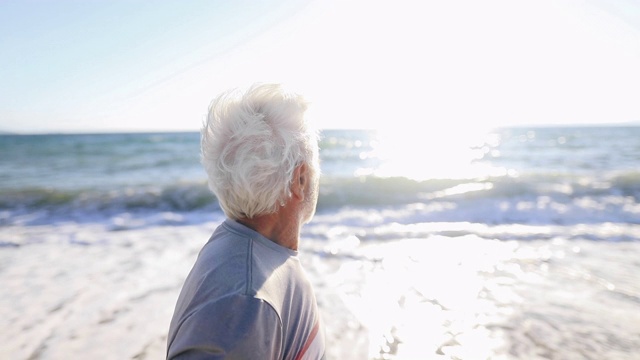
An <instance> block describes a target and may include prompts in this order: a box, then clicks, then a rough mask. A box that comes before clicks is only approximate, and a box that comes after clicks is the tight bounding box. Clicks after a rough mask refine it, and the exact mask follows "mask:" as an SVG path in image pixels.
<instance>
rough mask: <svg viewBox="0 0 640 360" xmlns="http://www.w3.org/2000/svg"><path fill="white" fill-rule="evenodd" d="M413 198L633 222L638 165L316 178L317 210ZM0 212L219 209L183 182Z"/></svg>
mask: <svg viewBox="0 0 640 360" xmlns="http://www.w3.org/2000/svg"><path fill="white" fill-rule="evenodd" d="M415 204H424V205H429V204H439V206H440V210H438V211H432V212H428V211H425V214H424V218H425V219H426V220H433V221H450V220H451V221H474V222H487V223H511V222H543V223H544V222H549V223H565V222H580V221H584V222H594V221H595V222H600V221H604V222H629V223H640V172H626V173H620V174H616V175H613V176H610V177H609V178H605V179H594V178H589V177H581V176H578V175H572V176H568V175H566V174H546V175H542V174H532V175H526V174H525V175H520V176H517V177H511V176H503V177H494V178H486V179H478V180H474V181H470V180H464V179H435V180H426V181H415V180H410V179H407V178H402V177H395V178H380V177H373V176H367V177H360V178H330V177H327V178H324V179H323V180H322V184H321V191H320V199H319V201H318V211H323V210H332V209H337V208H343V207H361V208H376V209H380V208H386V207H402V206H408V205H415ZM443 209H444V210H443ZM0 211H2V212H3V213H4V215H3V216H4V218H5V220H4V222H5V223H6V222H11V220H10V218H11V217H12V214H25V213H30V212H38V211H39V212H42V211H45V212H47V213H48V214H51V216H54V217H55V216H56V215H59V216H64V215H69V214H81V215H82V216H101V215H107V216H110V215H113V214H114V213H119V212H162V211H169V212H189V211H219V208H218V205H217V201H216V199H215V197H214V196H213V194H211V192H210V191H209V189H208V188H207V186H206V184H204V183H197V184H194V183H188V184H175V185H171V186H165V187H154V186H139V187H125V188H122V189H119V190H92V189H86V190H63V189H57V190H50V189H42V188H27V189H19V190H3V191H2V192H1V193H0Z"/></svg>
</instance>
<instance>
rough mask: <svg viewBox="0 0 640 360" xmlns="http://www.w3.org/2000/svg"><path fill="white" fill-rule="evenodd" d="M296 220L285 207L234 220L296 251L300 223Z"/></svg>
mask: <svg viewBox="0 0 640 360" xmlns="http://www.w3.org/2000/svg"><path fill="white" fill-rule="evenodd" d="M296 220H297V219H295V217H291V214H289V212H288V211H286V209H285V208H281V211H278V212H276V213H273V214H267V215H260V216H256V217H253V218H251V219H246V218H243V219H238V220H236V221H237V222H239V223H240V224H242V225H244V226H246V227H248V228H250V229H252V230H254V231H256V232H258V233H259V234H260V235H262V236H264V237H266V238H267V239H269V240H271V241H273V242H274V243H276V244H278V245H280V246H283V247H286V248H289V249H291V250H296V251H297V250H298V241H299V237H300V224H299V222H298V221H296Z"/></svg>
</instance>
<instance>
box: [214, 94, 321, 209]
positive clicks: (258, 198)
mask: <svg viewBox="0 0 640 360" xmlns="http://www.w3.org/2000/svg"><path fill="white" fill-rule="evenodd" d="M306 110H307V102H306V101H305V100H304V98H303V97H302V96H301V95H298V94H295V93H291V92H286V91H285V90H284V89H283V87H282V86H281V85H279V84H254V85H253V86H251V87H250V88H249V89H248V90H246V91H245V92H242V91H240V90H237V89H234V90H230V91H227V92H225V93H222V94H220V95H219V96H218V97H216V98H215V99H214V100H213V101H212V102H211V105H210V106H209V114H208V116H207V120H206V123H205V124H204V125H203V127H202V131H201V151H202V153H201V156H202V164H203V166H204V169H205V171H206V173H207V177H208V183H209V188H210V189H211V191H213V193H214V194H215V195H216V197H217V198H218V202H219V204H220V206H221V207H222V210H224V212H225V214H226V215H227V216H228V217H229V218H231V219H241V218H253V217H254V216H257V215H263V214H269V213H273V212H275V211H277V209H278V206H279V205H282V204H284V203H285V202H286V200H287V199H288V198H289V197H290V196H291V193H290V185H291V181H292V178H293V172H294V170H295V168H296V166H298V165H301V164H303V163H304V164H307V165H308V166H309V167H310V168H311V171H313V172H315V173H318V172H319V161H318V133H317V131H316V130H315V129H313V128H312V127H311V126H310V124H309V122H308V121H307V120H306V119H305V117H304V113H305V111H306Z"/></svg>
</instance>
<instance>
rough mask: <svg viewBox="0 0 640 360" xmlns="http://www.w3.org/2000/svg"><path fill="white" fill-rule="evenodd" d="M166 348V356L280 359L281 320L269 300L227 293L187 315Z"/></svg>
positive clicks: (281, 342)
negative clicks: (223, 296) (228, 294)
mask: <svg viewBox="0 0 640 360" xmlns="http://www.w3.org/2000/svg"><path fill="white" fill-rule="evenodd" d="M169 341H171V343H170V344H169V348H168V351H167V359H176V360H177V359H180V360H182V359H279V358H281V357H282V347H283V337H282V323H281V321H280V318H279V317H278V315H277V314H276V312H275V310H274V309H273V308H272V307H271V306H270V305H269V304H268V303H266V302H264V301H262V300H260V299H256V298H254V297H251V296H246V295H233V296H228V297H225V298H222V299H219V300H216V301H212V302H208V303H205V304H204V305H203V306H201V307H199V308H198V309H196V310H194V311H193V312H191V313H190V314H188V315H186V316H185V318H184V319H183V320H182V321H181V323H180V324H179V326H178V329H177V330H176V332H175V336H174V337H173V338H172V339H170V340H169Z"/></svg>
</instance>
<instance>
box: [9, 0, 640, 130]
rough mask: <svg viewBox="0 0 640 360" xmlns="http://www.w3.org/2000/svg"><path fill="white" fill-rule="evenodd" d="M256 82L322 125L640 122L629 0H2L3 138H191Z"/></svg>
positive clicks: (637, 17)
mask: <svg viewBox="0 0 640 360" xmlns="http://www.w3.org/2000/svg"><path fill="white" fill-rule="evenodd" d="M255 81H263V82H264V81H276V82H284V83H286V84H289V85H291V86H292V87H294V88H295V89H298V90H299V91H301V92H303V93H304V94H305V95H306V96H307V97H308V98H309V100H310V101H312V110H313V111H312V114H313V116H314V117H315V119H316V121H317V122H318V125H319V126H320V127H322V128H396V129H403V128H408V129H413V128H417V127H424V126H429V127H439V126H448V127H456V126H472V125H473V126H489V125H491V126H492V125H523V124H575V123H580V124H584V123H586V124H593V123H627V122H636V123H637V122H639V121H640V3H639V2H637V1H634V0H582V1H578V0H528V1H524V0H486V1H475V0H453V1H449V0H447V1H445V0H442V1H403V0H400V1H385V2H382V1H365V0H362V1H348V0H346V1H341V0H302V1H294V0H283V1H245V0H241V1H205V0H187V1H150V0H149V1H142V0H130V1H106V0H105V1H98V0H93V1H80V0H75V1H70V0H60V1H13V0H8V1H1V2H0V131H15V132H21V133H26V132H86V131H90V132H100V131H172V130H192V131H193V130H198V129H199V127H200V125H201V122H202V120H203V119H204V116H205V115H206V111H207V107H208V104H209V102H210V100H211V99H212V98H213V97H214V96H215V95H216V94H218V93H219V92H220V91H222V90H224V89H227V88H230V87H234V86H245V85H247V84H250V83H252V82H255Z"/></svg>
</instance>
